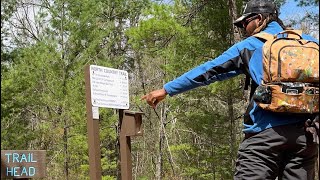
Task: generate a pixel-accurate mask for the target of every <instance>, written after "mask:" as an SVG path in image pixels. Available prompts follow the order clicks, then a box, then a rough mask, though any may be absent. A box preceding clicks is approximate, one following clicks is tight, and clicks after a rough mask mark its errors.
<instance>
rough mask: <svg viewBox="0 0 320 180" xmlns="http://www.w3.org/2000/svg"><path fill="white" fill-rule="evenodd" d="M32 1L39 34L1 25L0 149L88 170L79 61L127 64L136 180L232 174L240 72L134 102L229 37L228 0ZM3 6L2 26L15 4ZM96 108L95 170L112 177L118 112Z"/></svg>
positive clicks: (56, 168)
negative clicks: (137, 124)
mask: <svg viewBox="0 0 320 180" xmlns="http://www.w3.org/2000/svg"><path fill="white" fill-rule="evenodd" d="M283 2H284V1H283V0H282V1H277V3H279V4H280V5H281V4H282V3H283ZM301 2H305V1H301ZM314 2H315V3H318V1H314ZM39 3H40V4H39V5H41V8H40V9H41V10H39V11H38V12H37V13H36V16H35V22H36V23H38V26H37V27H39V28H38V31H39V32H38V34H37V35H39V38H38V39H30V38H28V36H27V34H23V33H20V31H23V30H22V29H23V28H22V29H17V32H19V33H20V34H19V36H13V34H12V33H11V31H9V30H8V28H4V29H3V28H2V29H1V30H2V34H1V35H2V36H1V37H5V38H9V37H11V38H13V39H12V41H7V40H3V38H1V44H2V45H4V46H2V47H1V56H2V60H1V139H2V141H1V149H42V150H46V151H47V158H48V164H47V167H48V168H47V169H48V178H52V177H55V178H57V179H67V178H69V179H89V163H88V162H89V157H88V142H87V141H88V137H87V120H86V109H85V103H86V102H85V87H84V67H85V66H86V65H88V64H96V65H99V66H106V67H112V68H118V69H124V70H127V71H128V72H129V78H130V88H129V89H130V95H131V97H130V110H136V111H143V112H144V115H143V131H144V136H142V137H137V138H134V139H132V157H133V158H132V160H133V172H134V176H135V177H136V178H137V179H141V180H144V179H156V178H159V176H160V175H159V174H158V173H159V172H158V171H159V169H160V168H159V167H160V165H161V169H162V170H161V171H162V172H161V174H162V175H161V177H162V178H163V179H232V176H233V170H234V159H235V150H234V149H235V148H237V146H238V144H239V143H240V141H239V140H238V139H236V138H234V137H233V135H234V136H236V135H238V134H237V133H239V132H238V131H236V129H237V128H238V129H240V125H239V124H241V122H239V123H238V122H233V123H231V122H232V120H231V119H230V118H235V117H237V116H238V115H240V114H241V112H242V110H243V109H242V108H243V107H242V104H243V99H242V92H241V90H240V87H241V79H242V77H237V78H232V79H230V80H228V81H224V82H217V83H214V84H211V85H210V86H207V87H201V88H198V89H196V90H193V91H190V92H186V93H184V94H181V95H178V96H175V97H174V98H167V99H166V101H164V102H163V103H160V104H159V106H158V108H157V109H156V110H152V109H150V108H149V107H148V106H147V104H146V103H145V102H142V101H140V96H141V95H143V94H145V93H146V92H148V91H150V90H153V89H156V88H161V87H162V86H163V84H164V83H165V82H168V81H170V80H172V79H174V78H175V77H178V76H180V75H181V74H183V73H184V72H186V71H188V70H190V69H192V68H193V67H195V66H197V65H199V64H202V63H204V62H205V61H208V60H213V59H214V58H215V57H217V56H219V55H220V54H221V53H222V52H223V51H225V50H226V49H227V48H229V47H230V46H231V45H232V42H233V32H231V31H232V26H231V25H232V24H231V21H232V20H231V18H229V4H228V1H222V0H212V1H202V0H188V1H185V0H183V1H182V0H176V1H174V2H172V3H164V2H161V1H149V0H107V1H106V0H90V1H89V0H78V1H74V0H55V1H50V2H49V1H48V2H47V1H39ZM243 4H244V3H243V1H237V2H236V5H237V8H238V9H237V10H238V12H241V6H242V5H243ZM1 5H2V7H1V8H2V10H3V11H2V12H1V15H2V16H1V24H2V25H3V24H5V23H7V22H8V21H9V20H10V18H11V17H12V15H14V12H16V11H17V9H16V7H20V8H21V3H20V4H19V3H18V4H17V3H16V1H10V2H9V1H1ZM304 5H307V4H305V3H304ZM29 6H30V8H31V7H34V5H29ZM29 6H28V7H29ZM39 7H40V6H39ZM15 23H16V24H13V25H15V26H16V27H18V26H23V24H19V22H15ZM34 27H36V26H34ZM10 28H13V27H12V26H11V25H10ZM24 28H27V29H28V28H30V27H29V26H25V27H24ZM13 29H15V28H13ZM29 30H31V29H29ZM3 47H5V48H3ZM9 47H10V48H9ZM99 111H100V121H99V125H100V129H99V131H100V147H101V167H102V179H116V178H117V175H118V174H117V172H118V171H119V169H118V164H117V163H118V160H119V150H118V149H117V148H118V147H117V143H118V142H117V141H118V139H117V138H118V137H117V135H118V134H117V128H118V112H117V111H116V110H112V109H106V108H100V109H99ZM163 126H164V127H165V129H164V130H165V131H163V133H161V130H160V129H162V128H160V127H163ZM162 130H163V129H162ZM231 130H233V131H231ZM232 132H233V133H232ZM160 140H161V141H160ZM160 142H161V143H162V144H160ZM160 156H161V158H162V159H161V162H160V163H159V158H160ZM66 171H68V177H67V174H66V173H65V172H66ZM62 172H64V173H62Z"/></svg>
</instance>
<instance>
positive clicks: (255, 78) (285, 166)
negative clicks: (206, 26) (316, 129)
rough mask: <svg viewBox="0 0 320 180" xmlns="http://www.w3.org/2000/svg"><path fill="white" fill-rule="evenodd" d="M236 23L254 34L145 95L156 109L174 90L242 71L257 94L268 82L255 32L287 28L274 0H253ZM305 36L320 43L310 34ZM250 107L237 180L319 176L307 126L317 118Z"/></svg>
mask: <svg viewBox="0 0 320 180" xmlns="http://www.w3.org/2000/svg"><path fill="white" fill-rule="evenodd" d="M234 24H235V25H236V26H238V27H241V28H243V29H244V30H245V32H246V33H247V35H248V38H246V39H244V40H243V41H241V42H239V43H237V44H235V45H233V46H232V47H231V48H229V49H228V50H227V51H225V52H224V53H223V54H222V55H220V56H219V57H217V58H215V59H213V60H210V61H208V62H206V63H204V64H202V65H200V66H198V67H196V68H194V69H192V70H190V71H189V72H187V73H185V74H183V75H182V76H180V77H178V78H176V79H175V80H173V81H171V82H168V83H166V84H165V85H164V87H163V88H162V89H159V90H155V91H152V92H150V93H148V94H146V95H145V96H143V97H142V99H145V100H146V101H147V103H148V104H149V105H150V106H152V107H153V108H155V107H156V105H157V104H158V103H159V102H160V101H162V100H163V99H165V97H166V96H167V95H168V94H169V95H170V96H173V95H176V94H179V93H182V92H185V91H188V90H191V89H193V88H196V87H199V86H205V85H208V84H210V83H213V82H215V81H222V80H226V79H228V78H231V77H234V76H237V75H239V74H242V73H244V74H246V75H248V76H250V77H251V79H252V81H251V89H252V92H253V91H254V89H255V88H256V87H257V86H258V85H260V84H261V81H262V76H263V64H262V46H263V44H264V41H263V40H261V39H258V38H256V37H254V36H252V35H254V34H256V33H259V32H261V31H263V32H266V33H269V34H273V35H274V34H278V33H280V32H282V31H283V30H284V29H285V28H286V27H285V26H284V25H283V23H282V21H281V20H280V19H279V18H278V11H277V8H276V6H275V4H274V3H273V2H272V1H269V0H251V1H249V2H248V3H247V4H246V7H245V9H244V12H243V15H242V16H241V17H240V18H238V19H237V20H236V21H235V22H234ZM302 37H303V38H304V39H307V40H312V41H315V42H318V41H317V40H315V39H314V38H312V37H311V36H308V35H305V34H303V35H302ZM251 95H252V93H251ZM248 108H249V109H248V110H247V112H248V113H247V115H245V120H244V129H243V132H244V133H245V139H244V141H243V142H242V143H241V145H240V148H239V151H238V157H237V162H236V173H235V175H234V179H244V180H248V179H252V180H257V179H261V180H264V179H275V178H277V177H278V178H279V179H288V180H293V179H297V180H298V179H305V180H308V179H314V176H315V161H316V159H317V154H318V149H317V145H316V144H314V143H309V140H308V138H307V136H308V134H307V133H306V131H305V126H304V124H305V121H306V120H307V119H311V118H313V117H312V116H311V115H310V116H308V115H303V116H301V115H297V114H295V115H288V114H279V113H273V112H270V111H266V110H263V109H261V108H260V107H258V106H257V105H256V104H255V103H254V102H252V104H251V106H249V107H248ZM311 142H312V141H311Z"/></svg>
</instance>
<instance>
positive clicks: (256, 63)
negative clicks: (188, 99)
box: [164, 21, 318, 133]
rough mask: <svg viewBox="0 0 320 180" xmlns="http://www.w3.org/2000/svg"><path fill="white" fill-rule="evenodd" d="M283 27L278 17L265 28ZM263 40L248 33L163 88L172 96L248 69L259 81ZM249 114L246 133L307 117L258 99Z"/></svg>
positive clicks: (271, 31) (272, 30) (274, 30)
mask: <svg viewBox="0 0 320 180" xmlns="http://www.w3.org/2000/svg"><path fill="white" fill-rule="evenodd" d="M281 31H283V29H282V27H281V26H280V25H279V24H278V23H277V22H275V21H273V22H271V23H269V24H268V26H267V27H266V28H265V29H264V30H263V32H266V33H269V34H278V33H280V32H281ZM302 38H303V39H307V40H312V41H315V42H317V43H318V40H316V39H314V38H313V37H311V36H308V35H305V34H303V35H302ZM263 44H264V42H262V41H261V40H259V39H258V38H256V37H254V36H251V37H248V38H246V39H245V40H243V41H241V42H239V43H237V44H235V45H233V46H232V47H231V48H229V49H228V50H227V51H225V52H224V53H223V54H222V55H220V56H219V57H217V58H215V59H213V60H210V61H208V62H206V63H204V64H202V65H200V66H198V67H196V68H194V69H192V70H190V71H189V72H187V73H185V74H183V75H182V76H180V77H178V78H177V79H175V80H173V81H170V82H168V83H166V84H165V85H164V89H165V90H166V92H167V93H168V94H169V95H170V96H173V95H176V94H179V93H182V92H185V91H188V90H191V89H193V88H196V87H199V86H204V85H208V84H210V83H213V82H215V81H222V80H226V79H228V78H231V77H234V76H237V75H239V74H242V73H246V74H248V73H249V74H250V76H251V78H252V80H253V81H254V82H255V83H256V84H258V85H260V84H261V81H262V77H263V64H262V46H263ZM249 116H250V118H251V120H252V123H251V124H245V123H244V130H243V131H244V132H245V133H256V132H260V131H262V130H264V129H267V128H270V127H275V126H280V125H285V124H291V123H297V122H299V121H302V120H305V119H304V118H301V116H296V115H288V114H279V113H274V112H270V111H266V110H263V109H261V108H260V107H258V106H257V104H255V103H254V104H253V107H252V109H251V110H250V112H249Z"/></svg>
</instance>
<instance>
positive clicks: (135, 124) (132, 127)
mask: <svg viewBox="0 0 320 180" xmlns="http://www.w3.org/2000/svg"><path fill="white" fill-rule="evenodd" d="M142 114H144V113H142V112H134V111H124V115H123V120H122V125H121V133H124V135H125V136H142V135H143V131H142Z"/></svg>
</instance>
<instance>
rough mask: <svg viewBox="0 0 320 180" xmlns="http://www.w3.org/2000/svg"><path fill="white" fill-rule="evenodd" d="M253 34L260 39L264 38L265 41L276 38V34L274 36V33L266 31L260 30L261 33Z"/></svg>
mask: <svg viewBox="0 0 320 180" xmlns="http://www.w3.org/2000/svg"><path fill="white" fill-rule="evenodd" d="M253 36H254V37H257V38H260V39H263V40H265V41H271V40H273V39H275V36H273V35H272V34H269V33H266V32H260V33H257V34H255V35H253Z"/></svg>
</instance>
